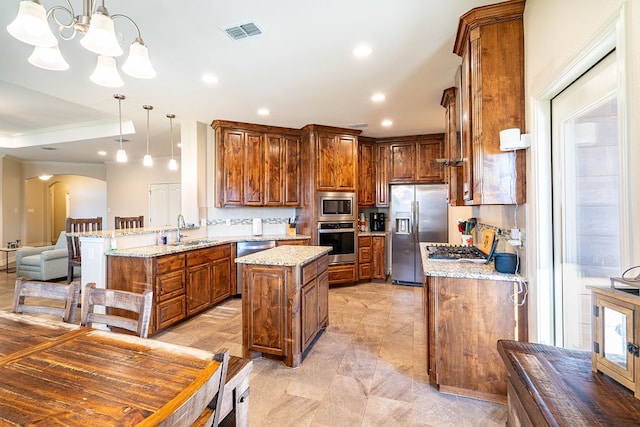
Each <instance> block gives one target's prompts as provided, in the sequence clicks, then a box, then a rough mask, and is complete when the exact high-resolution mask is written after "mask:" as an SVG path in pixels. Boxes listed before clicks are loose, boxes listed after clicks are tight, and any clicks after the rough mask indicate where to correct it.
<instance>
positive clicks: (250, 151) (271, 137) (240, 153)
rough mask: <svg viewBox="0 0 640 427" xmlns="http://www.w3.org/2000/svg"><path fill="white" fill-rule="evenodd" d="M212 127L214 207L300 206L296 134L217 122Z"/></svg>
mask: <svg viewBox="0 0 640 427" xmlns="http://www.w3.org/2000/svg"><path fill="white" fill-rule="evenodd" d="M212 127H213V128H214V130H215V133H216V165H217V176H216V191H217V200H216V205H217V206H218V207H224V206H298V205H299V204H300V134H299V131H296V130H294V129H286V128H276V127H271V126H261V125H254V124H250V123H237V122H226V121H220V120H216V121H214V122H213V123H212Z"/></svg>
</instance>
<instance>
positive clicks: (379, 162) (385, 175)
mask: <svg viewBox="0 0 640 427" xmlns="http://www.w3.org/2000/svg"><path fill="white" fill-rule="evenodd" d="M375 161H376V166H377V169H376V206H377V207H379V208H384V207H389V146H388V145H387V144H377V146H376V157H375Z"/></svg>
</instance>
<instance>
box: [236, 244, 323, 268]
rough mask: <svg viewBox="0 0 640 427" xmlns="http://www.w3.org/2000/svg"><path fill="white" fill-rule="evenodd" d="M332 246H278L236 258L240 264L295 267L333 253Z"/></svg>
mask: <svg viewBox="0 0 640 427" xmlns="http://www.w3.org/2000/svg"><path fill="white" fill-rule="evenodd" d="M331 249H332V248H331V247H330V246H278V247H275V248H273V249H267V250H265V251H261V252H256V253H254V254H249V255H245V256H243V257H240V258H236V262H237V263H238V264H254V265H281V266H285V267H295V266H300V265H304V264H307V263H309V262H311V261H313V260H314V259H316V258H320V257H321V256H322V255H324V254H326V253H329V252H330V251H331Z"/></svg>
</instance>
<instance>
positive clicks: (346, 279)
mask: <svg viewBox="0 0 640 427" xmlns="http://www.w3.org/2000/svg"><path fill="white" fill-rule="evenodd" d="M357 273H358V272H357V269H356V264H355V263H349V264H333V265H330V266H329V284H331V285H343V284H347V283H354V282H356V281H357V280H358V274H357Z"/></svg>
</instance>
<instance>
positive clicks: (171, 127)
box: [167, 114, 176, 159]
mask: <svg viewBox="0 0 640 427" xmlns="http://www.w3.org/2000/svg"><path fill="white" fill-rule="evenodd" d="M167 117H168V118H169V128H170V129H171V158H172V159H173V119H174V118H175V117H176V115H175V114H167Z"/></svg>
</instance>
